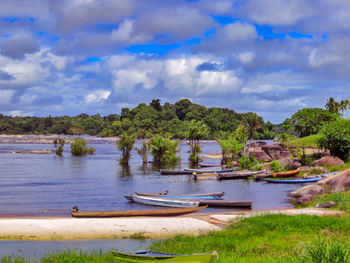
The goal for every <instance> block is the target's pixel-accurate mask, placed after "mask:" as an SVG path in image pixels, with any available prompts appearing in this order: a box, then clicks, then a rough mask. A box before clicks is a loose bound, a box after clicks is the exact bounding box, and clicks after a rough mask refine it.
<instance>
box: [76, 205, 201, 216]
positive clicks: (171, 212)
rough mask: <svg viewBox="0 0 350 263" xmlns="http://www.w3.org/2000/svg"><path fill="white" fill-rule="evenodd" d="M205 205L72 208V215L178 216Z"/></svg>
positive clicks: (197, 209)
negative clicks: (148, 208) (125, 208)
mask: <svg viewBox="0 0 350 263" xmlns="http://www.w3.org/2000/svg"><path fill="white" fill-rule="evenodd" d="M206 207H207V206H198V207H189V208H171V209H157V210H134V211H79V210H78V211H75V210H73V209H72V211H71V214H72V216H73V217H81V218H101V217H133V216H156V217H161V216H164V217H165V216H179V215H185V214H189V213H194V212H197V211H200V210H203V209H204V208H206Z"/></svg>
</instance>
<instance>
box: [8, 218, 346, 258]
mask: <svg viewBox="0 0 350 263" xmlns="http://www.w3.org/2000/svg"><path fill="white" fill-rule="evenodd" d="M349 231H350V220H348V218H345V217H317V216H307V215H299V216H286V215H265V216H259V217H254V218H248V219H245V220H243V221H241V222H239V223H236V224H232V225H231V226H230V227H228V228H227V229H225V230H224V231H220V232H215V233H212V234H210V235H204V236H201V237H184V236H178V237H175V238H172V239H168V240H164V241H158V242H155V243H154V244H152V245H151V248H150V249H152V250H156V251H164V252H172V253H200V252H209V251H214V250H216V251H217V252H218V254H219V259H218V260H217V261H216V262H348V261H344V260H343V261H341V260H340V261H329V260H326V261H320V259H315V257H322V255H323V256H324V257H327V256H330V255H331V257H332V258H333V259H332V260H334V259H336V257H346V255H347V254H348V253H349V252H350V250H349V247H350V237H349V235H348V233H349ZM315 260H316V261H315ZM2 262H11V263H12V262H30V261H26V260H25V259H20V258H17V259H16V258H9V257H7V258H3V259H2ZM40 262H116V261H114V260H113V257H112V256H111V255H110V253H108V252H107V253H100V252H91V253H82V252H79V251H65V252H60V253H57V254H52V255H48V256H46V257H45V258H43V259H41V261H40ZM120 262H121V261H120Z"/></svg>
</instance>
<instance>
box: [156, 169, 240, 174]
mask: <svg viewBox="0 0 350 263" xmlns="http://www.w3.org/2000/svg"><path fill="white" fill-rule="evenodd" d="M235 170H237V167H234V168H230V169H223V170H201V169H189V168H187V169H185V170H166V169H160V170H159V172H160V174H168V175H179V174H193V173H196V174H202V173H225V172H233V171H235Z"/></svg>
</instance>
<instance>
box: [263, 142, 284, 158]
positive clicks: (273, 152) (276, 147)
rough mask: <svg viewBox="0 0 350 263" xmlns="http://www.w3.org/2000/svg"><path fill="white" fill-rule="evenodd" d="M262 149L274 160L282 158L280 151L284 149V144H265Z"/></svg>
mask: <svg viewBox="0 0 350 263" xmlns="http://www.w3.org/2000/svg"><path fill="white" fill-rule="evenodd" d="M261 149H262V150H263V151H264V152H265V153H267V154H268V155H269V156H270V157H271V158H272V159H274V160H278V159H280V153H281V151H282V150H283V148H282V146H281V145H280V144H277V143H274V144H267V145H264V146H262V147H261Z"/></svg>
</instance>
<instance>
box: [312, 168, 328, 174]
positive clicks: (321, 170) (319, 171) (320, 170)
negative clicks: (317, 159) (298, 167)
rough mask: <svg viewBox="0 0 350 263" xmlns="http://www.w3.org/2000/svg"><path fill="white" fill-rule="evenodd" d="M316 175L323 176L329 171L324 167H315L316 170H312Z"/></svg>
mask: <svg viewBox="0 0 350 263" xmlns="http://www.w3.org/2000/svg"><path fill="white" fill-rule="evenodd" d="M312 170H313V171H314V173H315V174H317V173H321V174H326V173H329V171H328V169H327V168H326V167H323V166H315V167H314V169H312Z"/></svg>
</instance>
